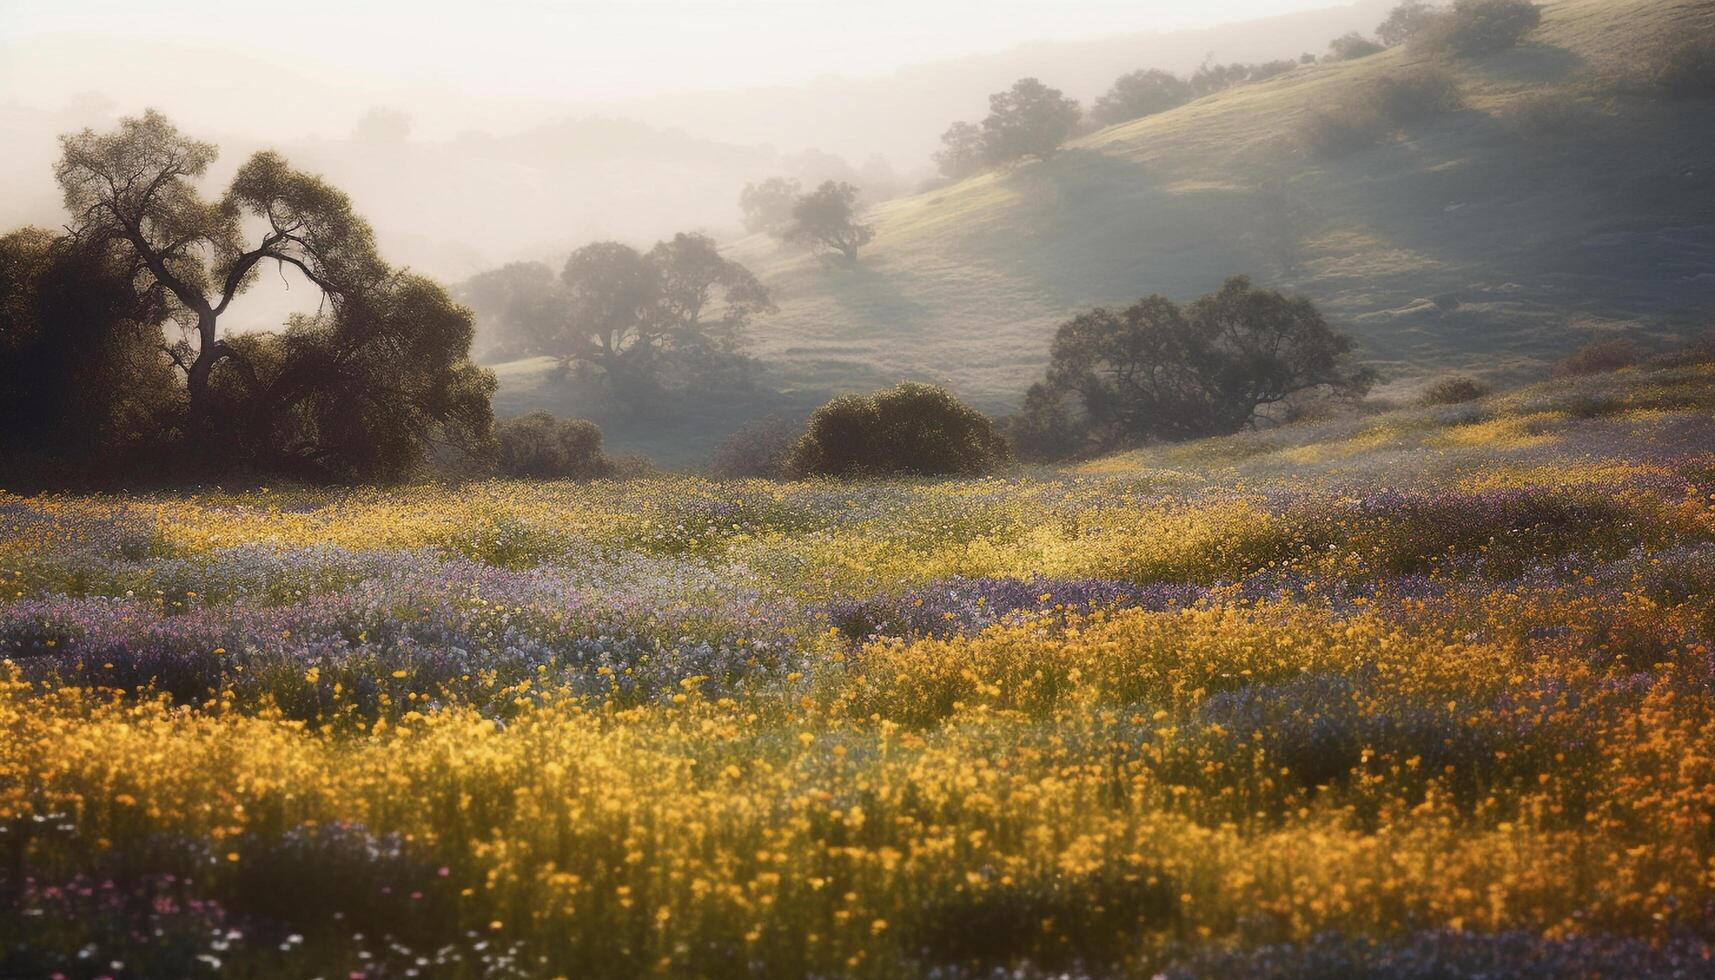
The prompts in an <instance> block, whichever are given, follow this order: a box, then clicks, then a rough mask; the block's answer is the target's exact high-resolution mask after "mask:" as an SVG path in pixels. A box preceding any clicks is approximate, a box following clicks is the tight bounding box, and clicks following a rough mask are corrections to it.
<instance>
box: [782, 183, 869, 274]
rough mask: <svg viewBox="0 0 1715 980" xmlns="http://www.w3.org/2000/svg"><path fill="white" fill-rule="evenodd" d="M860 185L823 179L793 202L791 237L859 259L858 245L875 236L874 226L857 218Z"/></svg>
mask: <svg viewBox="0 0 1715 980" xmlns="http://www.w3.org/2000/svg"><path fill="white" fill-rule="evenodd" d="M857 195H858V189H857V188H856V187H853V186H852V185H850V184H848V183H845V182H844V181H841V182H837V183H836V182H835V181H832V180H829V181H824V182H823V183H822V186H820V187H818V188H816V189H815V190H814V191H811V192H810V193H808V194H806V195H804V196H803V197H800V198H799V199H798V201H797V203H796V204H794V205H793V206H792V224H791V226H790V227H789V228H788V230H787V232H786V237H787V238H788V239H789V240H791V241H797V242H803V243H804V244H806V245H810V246H813V247H820V248H827V249H832V250H833V251H835V252H838V253H839V254H841V255H843V256H845V260H846V261H847V262H856V261H857V256H858V249H860V248H862V247H863V246H865V245H868V244H869V242H870V239H871V238H873V237H875V231H874V229H872V228H870V226H869V225H866V224H861V223H859V222H858V220H857Z"/></svg>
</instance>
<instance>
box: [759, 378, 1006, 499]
mask: <svg viewBox="0 0 1715 980" xmlns="http://www.w3.org/2000/svg"><path fill="white" fill-rule="evenodd" d="M1007 455H1008V451H1007V447H1006V441H1005V440H1004V439H1002V438H1001V436H1000V434H999V433H998V432H997V431H996V429H995V426H994V423H993V422H992V421H990V420H989V418H988V416H986V415H984V414H983V413H981V412H979V411H977V410H976V409H973V408H971V407H970V406H968V405H966V404H964V403H963V402H961V401H959V400H958V399H957V398H955V397H954V396H953V394H952V392H949V391H947V390H946V389H945V388H937V387H935V386H934V385H926V384H917V383H915V382H905V383H903V384H900V385H896V386H895V387H892V388H888V389H885V390H883V391H877V392H873V393H871V394H868V395H842V396H841V397H839V398H836V399H834V400H833V401H831V402H829V403H827V404H826V405H823V406H822V407H821V408H818V409H816V411H815V412H814V413H812V414H811V416H810V421H809V423H808V424H807V425H806V426H805V428H804V434H803V435H802V436H800V437H799V439H798V441H797V442H796V443H795V444H794V445H793V446H792V451H791V454H790V455H789V456H788V457H787V469H788V471H790V472H791V473H794V474H796V475H800V476H837V477H874V476H897V475H905V476H977V475H980V474H982V473H987V472H989V471H990V470H993V469H994V468H995V467H996V466H999V465H1000V464H1001V463H1004V462H1005V461H1006V459H1007Z"/></svg>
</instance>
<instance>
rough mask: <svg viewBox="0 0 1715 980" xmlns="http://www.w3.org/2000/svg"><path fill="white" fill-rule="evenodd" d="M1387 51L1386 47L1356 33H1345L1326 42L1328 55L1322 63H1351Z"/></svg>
mask: <svg viewBox="0 0 1715 980" xmlns="http://www.w3.org/2000/svg"><path fill="white" fill-rule="evenodd" d="M1385 50H1387V48H1386V46H1385V45H1383V44H1381V43H1379V42H1376V41H1372V40H1370V39H1369V38H1367V37H1365V36H1363V35H1362V34H1359V33H1358V32H1357V31H1347V32H1346V33H1344V34H1342V35H1340V36H1339V37H1337V38H1335V39H1334V40H1332V41H1329V42H1328V55H1327V57H1325V58H1323V59H1322V60H1324V61H1352V60H1355V59H1357V58H1367V57H1369V56H1370V55H1372V54H1377V53H1379V52H1381V51H1385Z"/></svg>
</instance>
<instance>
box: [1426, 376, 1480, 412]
mask: <svg viewBox="0 0 1715 980" xmlns="http://www.w3.org/2000/svg"><path fill="white" fill-rule="evenodd" d="M1493 390H1494V389H1493V388H1491V387H1489V386H1488V385H1487V384H1484V383H1483V382H1481V381H1478V380H1477V379H1476V378H1468V377H1465V376H1464V375H1454V376H1453V377H1450V378H1442V379H1441V380H1440V381H1437V382H1435V383H1434V384H1432V385H1430V386H1429V388H1428V389H1427V390H1426V391H1424V393H1423V404H1425V405H1457V404H1459V403H1461V402H1471V401H1476V400H1477V399H1479V398H1482V397H1484V396H1486V395H1488V394H1489V392H1491V391H1493Z"/></svg>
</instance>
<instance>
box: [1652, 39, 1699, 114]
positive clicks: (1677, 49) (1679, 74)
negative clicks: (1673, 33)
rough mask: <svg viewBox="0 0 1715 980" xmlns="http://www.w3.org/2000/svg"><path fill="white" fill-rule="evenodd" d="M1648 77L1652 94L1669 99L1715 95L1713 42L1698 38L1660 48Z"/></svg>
mask: <svg viewBox="0 0 1715 980" xmlns="http://www.w3.org/2000/svg"><path fill="white" fill-rule="evenodd" d="M1649 75H1650V82H1651V84H1652V86H1653V87H1654V88H1655V89H1656V91H1658V92H1660V93H1661V94H1662V95H1664V96H1666V97H1667V98H1670V99H1707V98H1710V97H1711V96H1715V40H1711V39H1710V38H1707V37H1700V38H1692V39H1691V40H1686V41H1679V42H1676V43H1669V44H1665V45H1663V46H1662V47H1661V48H1660V49H1659V51H1658V52H1657V54H1656V57H1655V59H1654V64H1652V65H1651V66H1650V69H1649Z"/></svg>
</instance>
